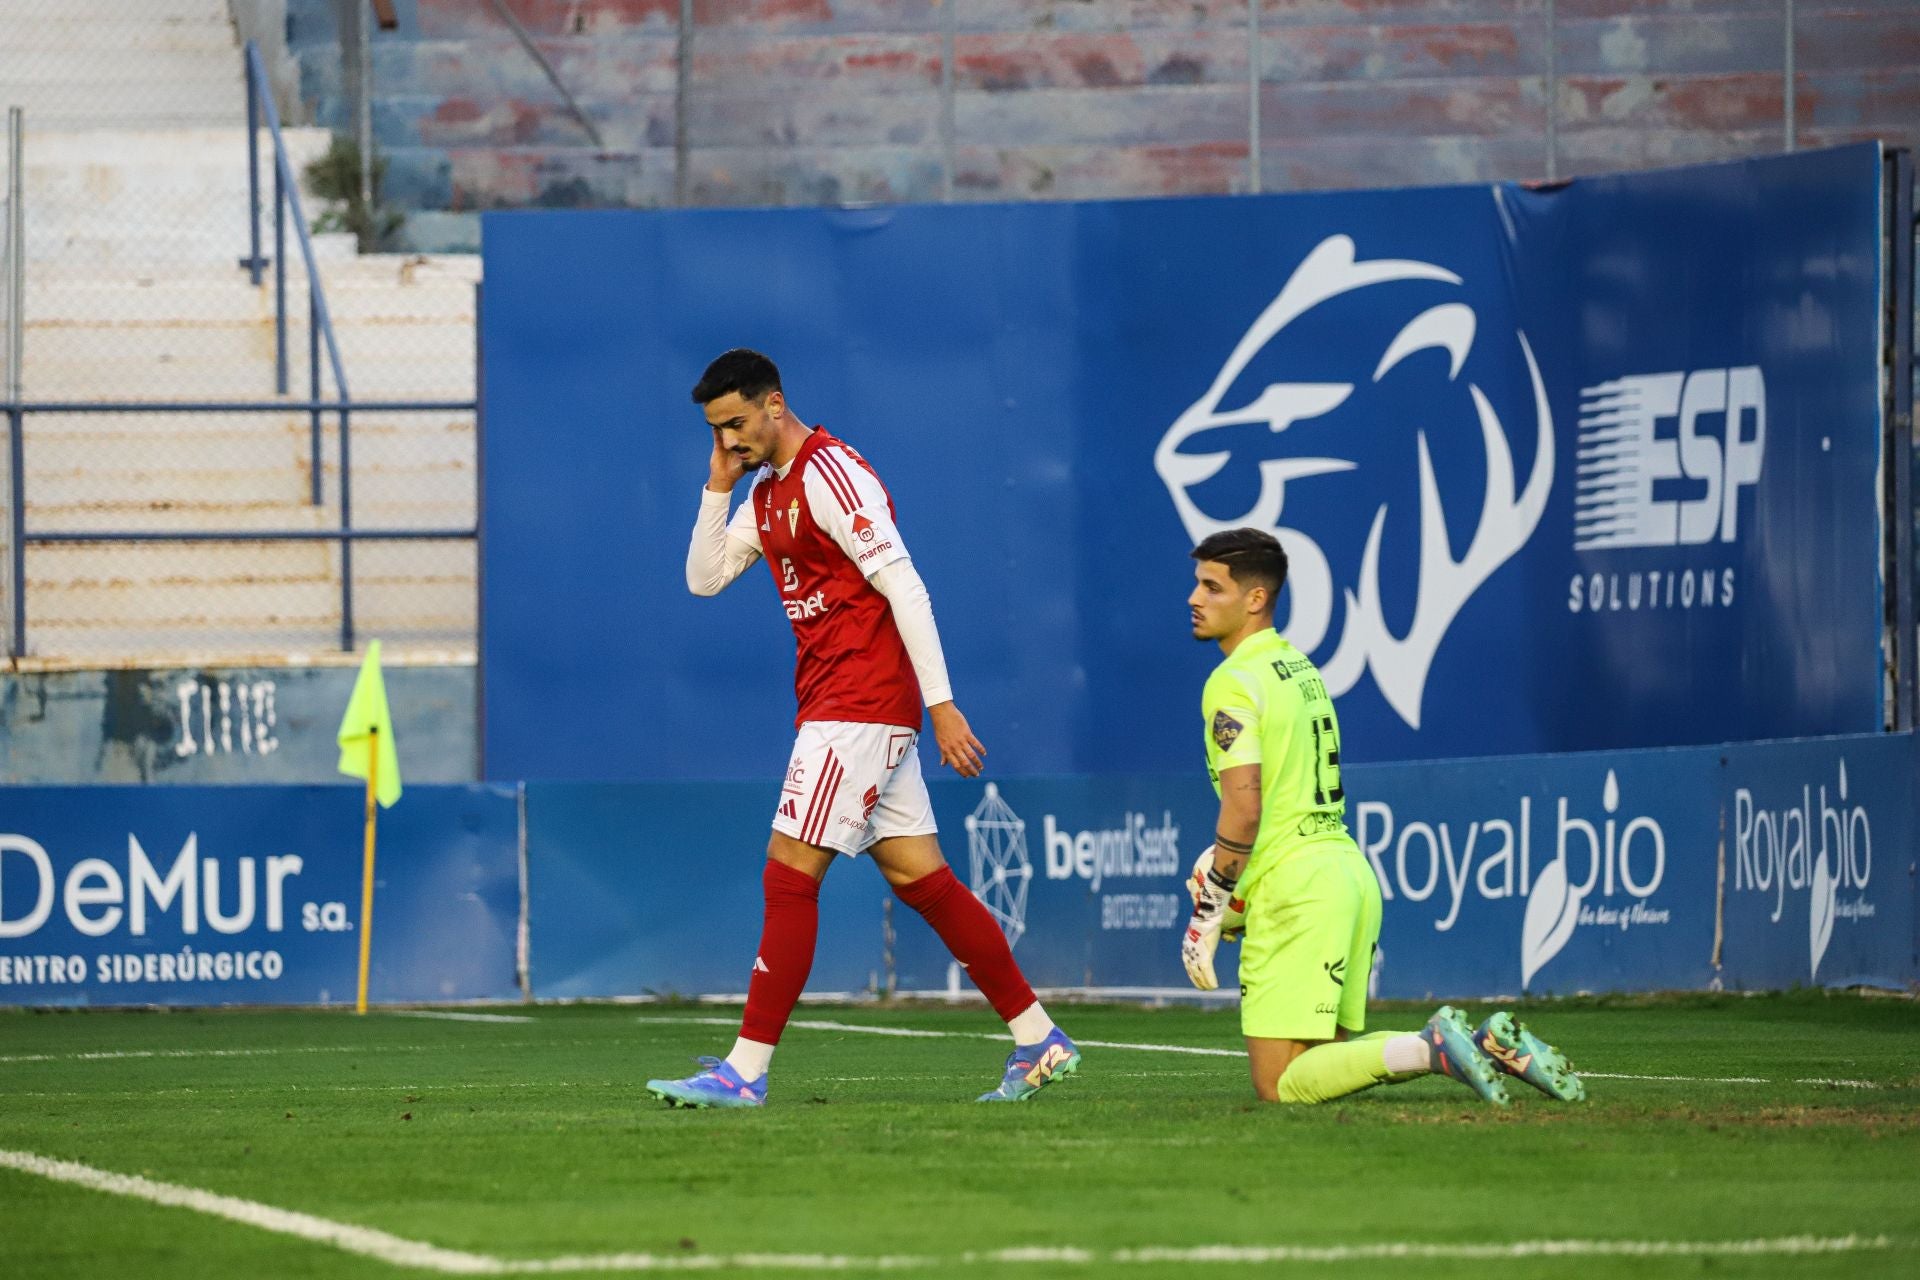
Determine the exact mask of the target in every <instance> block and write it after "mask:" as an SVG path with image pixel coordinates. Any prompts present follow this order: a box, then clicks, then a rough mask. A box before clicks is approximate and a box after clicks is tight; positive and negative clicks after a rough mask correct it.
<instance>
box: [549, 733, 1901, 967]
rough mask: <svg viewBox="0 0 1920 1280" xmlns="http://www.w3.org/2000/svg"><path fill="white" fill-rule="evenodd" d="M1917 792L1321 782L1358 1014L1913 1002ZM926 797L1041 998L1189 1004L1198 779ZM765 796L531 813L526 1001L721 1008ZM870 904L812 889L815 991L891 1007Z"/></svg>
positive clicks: (1811, 780)
mask: <svg viewBox="0 0 1920 1280" xmlns="http://www.w3.org/2000/svg"><path fill="white" fill-rule="evenodd" d="M1916 766H1920V757H1917V756H1916V748H1915V739H1914V738H1913V737H1912V736H1911V735H1900V736H1886V737H1854V738H1834V739H1821V740H1812V741H1803V742H1785V743H1756V744H1749V745H1744V746H1737V747H1693V748H1666V749H1658V750H1648V751H1612V752H1592V753H1583V754H1575V755H1560V756H1536V757H1495V758H1485V759H1479V760H1465V761H1443V762H1438V763H1430V764H1395V765H1362V766H1356V767H1354V768H1352V769H1344V770H1342V781H1343V782H1344V784H1345V786H1346V788H1347V804H1348V810H1347V812H1348V825H1349V829H1350V830H1352V831H1353V832H1354V834H1355V837H1356V840H1357V841H1358V843H1359V844H1360V846H1361V848H1362V850H1363V853H1364V855H1365V856H1366V857H1367V858H1368V860H1369V862H1370V864H1371V866H1372V867H1373V869H1374V871H1375V873H1376V875H1377V876H1378V878H1379V880H1380V883H1381V886H1382V896H1383V899H1384V907H1385V917H1384V922H1383V926H1382V933H1381V942H1380V946H1381V960H1380V964H1379V966H1378V969H1377V972H1376V974H1375V983H1374V994H1375V995H1379V996H1385V997H1404V998H1414V999H1419V998H1425V997H1448V996H1474V995H1489V994H1516V993H1519V992H1522V991H1528V992H1532V993H1535V994H1542V995H1546V994H1553V995H1565V994H1569V993H1573V992H1580V991H1657V990H1667V989H1692V990H1704V989H1717V988H1721V987H1725V988H1738V989H1759V988H1773V987H1788V986H1796V985H1801V986H1805V985H1851V984H1855V983H1870V984H1874V985H1881V986H1894V987H1903V986H1909V985H1912V984H1914V983H1915V982H1916V981H1920V969H1916V961H1915V955H1914V948H1913V928H1914V926H1913V916H1914V879H1913V877H1914V871H1915V867H1914V838H1913V836H1914V830H1915V826H1914V823H1915V813H1914V803H1915V796H1914V787H1913V781H1914V777H1915V769H1916ZM1843 774H1844V777H1845V783H1844V785H1843V784H1842V783H1841V778H1842V775H1843ZM1822 788H1824V791H1823V789H1822ZM931 790H932V793H933V799H934V808H935V811H936V814H937V815H938V817H939V821H940V828H941V836H940V839H941V843H942V846H943V848H944V850H945V852H946V855H947V860H948V861H949V862H950V863H952V864H953V866H954V868H955V872H956V874H958V875H959V876H960V878H961V879H962V880H964V881H966V882H967V883H968V884H969V885H971V887H972V888H973V890H974V892H975V893H976V894H977V895H978V896H979V897H980V899H981V900H982V901H983V902H984V903H986V905H987V906H988V908H989V909H990V910H991V911H993V912H994V914H995V915H996V916H997V917H998V918H999V919H1000V921H1001V924H1002V927H1003V929H1004V930H1005V931H1006V933H1007V936H1008V937H1009V938H1010V939H1011V940H1012V942H1013V947H1014V955H1015V957H1016V958H1017V959H1019V961H1020V963H1021V966H1022V968H1023V969H1024V971H1025V972H1026V974H1027V976H1028V978H1029V980H1030V981H1032V982H1033V983H1034V985H1035V986H1038V987H1072V988H1082V987H1092V988H1115V987H1118V988H1158V989H1163V990H1167V991H1172V992H1180V991H1186V990H1189V988H1188V985H1187V981H1186V975H1185V973H1184V971H1183V970H1182V969H1181V966H1180V962H1179V955H1178V947H1179V935H1180V930H1181V928H1182V927H1184V925H1185V923H1186V919H1187V914H1188V910H1189V901H1188V898H1187V894H1186V891H1185V885H1184V880H1185V876H1186V872H1187V870H1188V868H1189V867H1190V866H1191V864H1192V861H1193V858H1194V856H1195V855H1196V854H1197V853H1198V852H1199V851H1200V850H1201V849H1202V848H1204V847H1205V846H1206V844H1207V843H1208V841H1209V840H1210V839H1211V838H1212V837H1211V831H1212V827H1213V822H1214V818H1215V815H1216V813H1217V811H1218V810H1217V802H1216V801H1215V799H1214V797H1213V793H1212V791H1211V789H1210V788H1209V787H1208V786H1207V784H1206V780H1205V775H1204V774H1203V773H1202V772H1200V770H1199V769H1197V768H1196V769H1194V770H1192V771H1189V772H1187V773H1184V774H1151V775H1133V776H1128V777H1107V778H1028V779H1016V780H1008V781H1005V782H985V781H973V782H962V781H957V780H946V781H940V782H935V783H934V784H933V785H932V787H931ZM1842 791H1844V792H1845V794H1844V795H1842V794H1841V793H1842ZM1743 797H1744V798H1743ZM773 799H774V790H773V788H772V787H771V786H770V785H765V784H744V783H717V784H704V785H694V786H684V787H672V786H666V785H617V786H593V787H589V786H574V785H564V784H556V785H550V786H539V785H535V786H533V787H530V788H529V791H528V804H529V814H530V821H531V834H530V838H529V847H530V856H531V860H532V875H533V889H534V894H533V903H534V911H533V928H534V974H535V981H534V990H535V994H536V995H540V996H558V995H567V996H594V995H600V996H606V995H636V994H643V993H649V992H652V993H678V994H684V995H692V994H708V993H730V992H739V991H742V990H744V989H745V977H746V968H747V966H748V965H749V964H751V961H752V955H753V952H752V948H753V946H754V943H755V940H756V937H757V930H758V927H759V919H760V912H759V906H760V888H759V883H758V880H759V868H760V864H761V850H762V849H763V848H764V845H765V839H766V837H765V832H766V825H767V820H768V815H769V813H770V811H771V807H772V803H773ZM1790 811H1799V812H1803V813H1808V814H1810V815H1811V818H1810V822H1811V826H1810V827H1809V828H1808V829H1809V830H1811V831H1813V832H1814V835H1813V837H1812V844H1811V846H1807V845H1806V844H1805V842H1804V841H1803V842H1799V843H1796V842H1795V839H1794V837H1793V832H1792V829H1791V822H1792V819H1791V818H1790V816H1787V815H1788V814H1789V812H1790ZM1755 813H1764V815H1765V816H1763V817H1758V818H1756V817H1755V816H1754V814H1755ZM1823 830H1824V831H1825V832H1827V833H1828V834H1827V835H1826V836H1825V837H1823V836H1822V835H1821V834H1820V833H1821V832H1822V831H1823ZM1836 832H1839V833H1842V834H1833V833H1836ZM1756 833H1757V834H1756ZM1823 838H1824V839H1825V842H1826V843H1825V844H1824V845H1822V843H1821V842H1822V839H1823ZM1823 848H1824V849H1825V850H1826V852H1825V853H1824V854H1823V853H1822V849H1823ZM1796 849H1797V850H1799V852H1798V853H1796V852H1794V850H1796ZM1823 863H1824V865H1825V866H1826V867H1827V868H1828V872H1827V878H1826V879H1825V880H1824V881H1822V880H1821V879H1820V872H1819V870H1818V868H1819V867H1820V866H1821V865H1823ZM694 865H697V866H698V867H699V868H700V871H699V875H700V880H699V884H698V892H697V893H695V894H694V896H693V897H692V899H691V900H689V898H688V894H689V892H691V888H690V884H691V882H690V879H689V877H690V876H691V875H692V874H693V873H692V872H691V871H689V870H688V868H689V867H690V866H694ZM1723 868H1724V878H1723V875H1722V871H1723ZM1783 876H1784V880H1783V879H1782V878H1781V877H1783ZM1783 884H1784V886H1785V888H1784V890H1782V888H1781V886H1782V885H1783ZM1821 884H1825V885H1826V886H1827V897H1825V898H1821V897H1820V896H1819V895H1818V894H1817V893H1816V892H1815V888H1816V887H1817V886H1819V885H1821ZM885 894H886V890H885V889H884V887H883V885H882V882H881V880H880V877H879V876H878V875H877V874H876V873H875V871H874V869H873V868H872V867H870V866H868V865H865V862H864V860H862V861H856V862H853V863H845V862H844V860H843V864H837V865H836V866H835V867H834V869H833V870H832V871H831V872H830V874H829V875H828V877H827V883H826V889H825V892H824V895H823V904H822V916H821V932H820V939H821V941H820V950H819V958H818V960H817V961H816V964H815V968H814V976H813V981H812V983H811V984H810V989H811V990H815V991H848V990H855V991H857V990H863V989H866V988H867V987H868V986H869V984H870V983H872V982H873V981H874V980H875V978H876V977H878V978H879V979H880V981H882V982H884V975H885V972H886V955H885V953H884V951H883V948H882V942H881V918H880V904H881V901H882V899H883V898H884V897H885ZM1816 902H1818V903H1821V904H1822V905H1821V906H1820V907H1819V911H1820V914H1821V918H1822V919H1823V920H1830V921H1831V926H1830V927H1828V928H1826V932H1825V935H1824V937H1825V941H1824V943H1823V944H1822V945H1820V946H1817V947H1815V948H1814V950H1815V951H1817V952H1818V954H1810V951H1809V948H1810V944H1811V942H1812V940H1817V939H1820V938H1821V936H1822V935H1821V934H1820V933H1819V932H1818V931H1814V930H1813V926H1812V919H1813V915H1812V912H1813V909H1814V908H1813V904H1815V903H1816ZM893 923H894V930H895V944H894V947H893V952H892V959H893V965H894V969H893V976H894V979H895V981H896V982H897V984H898V987H899V989H901V990H903V991H910V992H913V991H918V992H926V991H939V990H943V989H946V988H947V986H948V984H949V965H950V957H949V956H948V954H947V953H946V951H945V950H944V948H943V947H942V946H941V944H940V942H939V940H938V939H937V938H936V937H935V936H934V935H933V933H932V931H931V930H930V929H928V928H927V927H926V926H925V924H923V923H922V922H921V921H920V919H919V917H918V916H916V915H915V914H914V913H913V912H912V911H910V910H907V909H906V908H904V907H902V906H900V905H899V904H897V903H896V904H895V909H894V911H893ZM1716 926H1719V927H1718V928H1717V927H1716ZM1236 954H1237V953H1236V949H1235V948H1233V947H1231V946H1228V947H1223V948H1222V949H1221V953H1220V955H1221V962H1220V965H1219V968H1220V974H1221V980H1222V986H1223V987H1225V988H1228V989H1231V987H1232V986H1233V985H1234V982H1235V969H1234V962H1235V957H1236ZM1810 961H1811V963H1810Z"/></svg>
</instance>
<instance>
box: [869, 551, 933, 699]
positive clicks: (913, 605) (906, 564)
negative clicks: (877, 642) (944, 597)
mask: <svg viewBox="0 0 1920 1280" xmlns="http://www.w3.org/2000/svg"><path fill="white" fill-rule="evenodd" d="M873 585H874V589H875V590H877V591H878V592H879V593H880V594H881V595H883V596H885V597H886V598H887V604H888V606H889V607H890V608H891V609H892V610H893V625H894V626H896V627H898V628H900V641H901V643H902V644H904V645H906V646H907V657H908V658H909V659H910V660H911V661H912V662H913V674H914V675H915V677H917V678H918V679H919V681H920V697H921V700H922V701H924V702H925V703H926V704H927V705H928V706H930V707H937V706H939V705H940V704H941V703H943V702H952V701H953V685H952V683H951V682H950V681H949V680H948V679H947V658H946V655H945V654H944V653H942V652H941V650H940V629H939V628H938V627H936V626H935V625H934V623H933V598H932V597H931V596H929V595H928V594H927V584H926V583H924V582H922V581H921V580H920V574H919V573H918V572H917V571H916V570H915V569H914V567H913V561H911V560H906V559H901V560H895V561H893V562H891V563H890V564H888V565H887V567H886V568H884V569H882V570H881V571H880V572H879V573H876V574H874V575H873Z"/></svg>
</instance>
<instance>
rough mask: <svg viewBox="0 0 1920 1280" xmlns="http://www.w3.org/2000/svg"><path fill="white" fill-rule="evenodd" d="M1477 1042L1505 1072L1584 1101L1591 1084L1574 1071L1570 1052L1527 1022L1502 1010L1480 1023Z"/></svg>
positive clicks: (1556, 1095)
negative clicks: (1540, 1035) (1569, 1058)
mask: <svg viewBox="0 0 1920 1280" xmlns="http://www.w3.org/2000/svg"><path fill="white" fill-rule="evenodd" d="M1473 1038H1474V1042H1475V1043H1477V1044H1478V1045H1479V1046H1480V1048H1481V1050H1482V1051H1483V1052H1484V1053H1485V1054H1486V1055H1487V1057H1488V1058H1489V1059H1490V1060H1491V1061H1492V1062H1493V1065H1494V1068H1495V1069H1496V1070H1499V1071H1504V1072H1506V1073H1507V1074H1508V1075H1510V1076H1513V1077H1514V1078H1516V1079H1519V1080H1525V1081H1526V1082H1527V1083H1528V1084H1530V1085H1532V1086H1533V1087H1534V1088H1536V1089H1538V1090H1539V1091H1540V1092H1542V1093H1544V1094H1546V1095H1547V1096H1548V1097H1549V1098H1558V1099H1559V1100H1560V1101H1562V1102H1584V1101H1586V1097H1587V1086H1586V1085H1585V1084H1583V1083H1581V1080H1580V1077H1579V1076H1577V1075H1575V1074H1574V1073H1573V1064H1572V1063H1571V1062H1569V1061H1567V1058H1566V1055H1565V1054H1563V1053H1561V1052H1560V1051H1559V1050H1558V1049H1556V1048H1554V1047H1553V1046H1552V1045H1550V1044H1548V1043H1547V1042H1546V1041H1545V1040H1542V1039H1541V1038H1540V1037H1539V1036H1536V1035H1534V1034H1533V1032H1531V1031H1529V1030H1527V1026H1526V1024H1525V1023H1524V1022H1521V1021H1520V1020H1518V1019H1517V1018H1515V1017H1514V1016H1513V1015H1512V1014H1511V1013H1507V1012H1506V1011H1504V1010H1502V1011H1501V1012H1499V1013H1496V1014H1494V1015H1493V1016H1492V1017H1491V1018H1488V1019H1487V1020H1486V1021H1485V1022H1483V1023H1481V1024H1480V1029H1479V1030H1478V1031H1476V1032H1474V1033H1473Z"/></svg>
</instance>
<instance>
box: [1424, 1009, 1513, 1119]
mask: <svg viewBox="0 0 1920 1280" xmlns="http://www.w3.org/2000/svg"><path fill="white" fill-rule="evenodd" d="M1420 1034H1421V1035H1422V1036H1423V1037H1424V1038H1425V1039H1426V1042H1427V1054H1428V1061H1429V1062H1430V1064H1431V1069H1432V1071H1433V1073H1434V1074H1435V1075H1440V1076H1450V1077H1452V1078H1453V1079H1455V1080H1458V1081H1459V1082H1460V1083H1461V1084H1464V1085H1465V1086H1467V1088H1469V1089H1471V1090H1473V1091H1474V1092H1475V1093H1477V1094H1479V1095H1480V1096H1481V1097H1482V1098H1483V1099H1485V1100H1486V1101H1488V1102H1491V1103H1492V1104H1493V1105H1494V1106H1496V1107H1504V1106H1506V1105H1507V1104H1508V1103H1510V1102H1512V1101H1513V1099H1512V1098H1510V1097H1508V1096H1507V1086H1506V1083H1505V1082H1504V1081H1503V1080H1502V1079H1501V1075H1500V1069H1499V1068H1498V1067H1496V1066H1494V1065H1493V1061H1492V1059H1490V1058H1488V1057H1487V1055H1486V1054H1485V1053H1483V1052H1481V1049H1480V1046H1479V1044H1478V1043H1477V1042H1476V1040H1475V1037H1474V1032H1473V1027H1472V1026H1471V1025H1469V1024H1468V1022H1467V1015H1466V1014H1464V1013H1461V1012H1460V1011H1459V1010H1458V1009H1456V1008H1454V1007H1453V1006H1452V1005H1450V1004H1443V1005H1441V1006H1440V1009H1439V1011H1438V1012H1437V1013H1435V1014H1434V1015H1433V1016H1432V1017H1431V1018H1428V1019H1427V1025H1426V1027H1425V1028H1424V1029H1422V1031H1421V1032H1420Z"/></svg>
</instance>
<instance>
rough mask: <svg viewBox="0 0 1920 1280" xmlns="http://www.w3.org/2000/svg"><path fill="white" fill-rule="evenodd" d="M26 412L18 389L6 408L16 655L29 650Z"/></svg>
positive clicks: (11, 646)
mask: <svg viewBox="0 0 1920 1280" xmlns="http://www.w3.org/2000/svg"><path fill="white" fill-rule="evenodd" d="M26 420H27V415H26V414H24V413H22V412H21V411H20V393H19V392H17V391H16V392H15V393H14V397H13V404H12V406H11V407H10V408H8V410H7V477H8V480H9V481H10V483H9V485H8V490H9V492H8V494H7V514H8V516H9V517H10V523H11V524H12V526H13V533H12V535H11V538H12V543H13V545H12V547H11V548H10V550H11V551H12V552H13V555H12V560H13V568H12V570H11V572H9V573H8V575H7V579H8V582H7V585H8V587H9V588H11V590H12V592H13V627H12V634H11V635H10V637H9V638H8V642H7V653H8V654H9V655H10V656H12V657H15V658H19V657H23V656H25V654H26V652H27V483H26V477H27V471H26V455H27V450H26V442H25V441H24V440H23V439H22V438H21V435H22V427H23V425H24V424H25V422H26Z"/></svg>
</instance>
